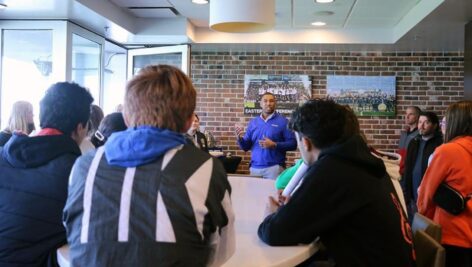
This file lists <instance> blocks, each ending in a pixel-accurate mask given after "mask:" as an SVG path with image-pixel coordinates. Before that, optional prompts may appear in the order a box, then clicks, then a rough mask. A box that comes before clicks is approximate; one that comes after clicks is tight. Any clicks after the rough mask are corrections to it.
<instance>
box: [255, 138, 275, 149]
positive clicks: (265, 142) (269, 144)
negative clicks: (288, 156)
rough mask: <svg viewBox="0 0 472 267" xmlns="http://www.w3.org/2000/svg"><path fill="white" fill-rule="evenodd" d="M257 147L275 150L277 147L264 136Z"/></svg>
mask: <svg viewBox="0 0 472 267" xmlns="http://www.w3.org/2000/svg"><path fill="white" fill-rule="evenodd" d="M259 145H260V146H261V147H262V148H275V147H276V146H277V144H276V143H275V142H274V141H272V140H270V139H269V138H267V137H265V136H264V139H261V140H259Z"/></svg>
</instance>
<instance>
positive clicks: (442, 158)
mask: <svg viewBox="0 0 472 267" xmlns="http://www.w3.org/2000/svg"><path fill="white" fill-rule="evenodd" d="M445 117H446V120H445V127H446V129H445V130H446V131H445V135H444V144H443V145H441V146H439V147H438V148H436V151H435V152H434V157H433V159H432V161H431V164H430V166H429V167H428V169H427V170H426V173H425V174H424V177H423V181H422V182H421V185H420V187H419V190H418V191H419V192H418V212H419V213H421V214H423V215H425V216H426V217H428V218H430V219H431V220H433V221H434V222H436V223H438V224H440V225H441V228H442V241H441V243H442V245H443V246H444V248H445V249H446V267H457V266H461V267H462V266H468V267H470V266H472V201H471V200H469V201H467V202H466V203H465V209H464V211H462V212H461V213H460V214H458V215H454V214H451V213H449V212H447V211H446V210H445V209H442V208H441V207H440V206H438V204H437V203H436V202H435V201H434V200H433V199H434V197H433V196H434V195H435V193H436V192H437V190H438V188H439V186H440V185H441V184H447V185H448V186H450V187H452V188H454V190H456V191H458V192H459V194H460V195H461V196H462V197H466V196H469V197H472V101H470V100H468V101H459V102H456V103H453V104H451V105H450V106H449V107H448V108H447V110H446V116H445Z"/></svg>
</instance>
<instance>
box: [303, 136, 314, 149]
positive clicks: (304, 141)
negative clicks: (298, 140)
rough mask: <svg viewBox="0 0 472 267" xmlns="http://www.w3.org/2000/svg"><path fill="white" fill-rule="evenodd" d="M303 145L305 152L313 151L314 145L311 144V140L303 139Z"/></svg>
mask: <svg viewBox="0 0 472 267" xmlns="http://www.w3.org/2000/svg"><path fill="white" fill-rule="evenodd" d="M302 144H303V146H304V147H305V151H307V152H310V151H311V150H312V149H313V144H312V143H311V141H310V139H308V138H306V137H305V136H303V137H302Z"/></svg>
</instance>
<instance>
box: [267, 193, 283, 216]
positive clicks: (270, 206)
mask: <svg viewBox="0 0 472 267" xmlns="http://www.w3.org/2000/svg"><path fill="white" fill-rule="evenodd" d="M280 206H281V205H280V203H279V202H278V201H277V200H276V199H275V198H274V197H273V196H269V201H268V202H267V204H266V208H265V212H264V216H267V215H270V214H272V213H274V212H276V211H277V210H278V209H279V208H280Z"/></svg>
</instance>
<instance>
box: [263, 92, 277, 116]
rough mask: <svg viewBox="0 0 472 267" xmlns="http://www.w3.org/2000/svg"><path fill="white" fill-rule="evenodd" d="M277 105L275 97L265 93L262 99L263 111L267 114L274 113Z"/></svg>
mask: <svg viewBox="0 0 472 267" xmlns="http://www.w3.org/2000/svg"><path fill="white" fill-rule="evenodd" d="M275 106H276V101H275V97H274V96H273V95H264V96H263V97H262V99H261V108H262V112H263V113H264V114H266V115H270V114H272V113H274V111H275Z"/></svg>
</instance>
